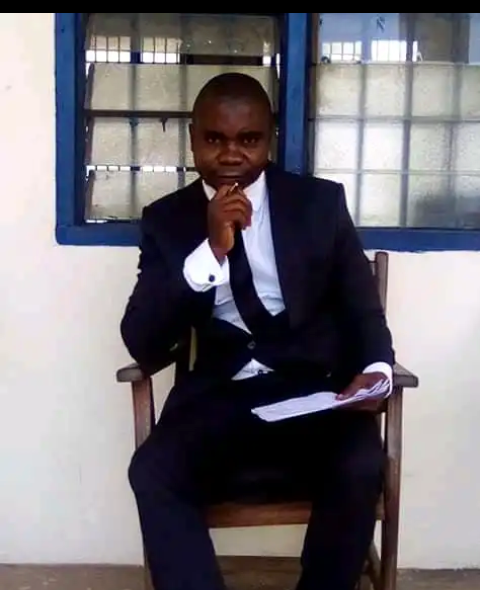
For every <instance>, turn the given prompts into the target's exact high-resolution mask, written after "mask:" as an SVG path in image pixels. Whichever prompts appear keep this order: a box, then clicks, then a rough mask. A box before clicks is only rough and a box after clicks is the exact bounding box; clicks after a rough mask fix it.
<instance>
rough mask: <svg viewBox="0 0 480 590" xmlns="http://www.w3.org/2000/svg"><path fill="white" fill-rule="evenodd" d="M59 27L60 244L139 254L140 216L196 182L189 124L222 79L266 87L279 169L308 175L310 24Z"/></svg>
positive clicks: (85, 16) (106, 17) (126, 16)
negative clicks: (239, 78)
mask: <svg viewBox="0 0 480 590" xmlns="http://www.w3.org/2000/svg"><path fill="white" fill-rule="evenodd" d="M56 18H57V22H56V59H57V64H56V81H57V240H58V241H59V242H60V243H63V244H108V245H130V244H135V243H136V242H137V238H138V236H137V229H138V223H137V222H138V219H139V217H140V215H141V211H142V208H143V207H144V206H145V205H146V204H147V203H149V202H151V201H153V200H155V199H157V198H159V197H161V196H162V195H165V194H168V193H169V192H172V191H174V190H176V189H177V188H179V187H181V186H184V185H185V184H187V183H189V182H191V181H192V180H193V179H194V178H196V172H195V169H194V166H193V161H192V156H191V153H190V149H189V142H188V122H189V117H190V112H191V108H192V104H193V100H194V98H195V96H196V94H197V93H198V91H199V90H200V88H201V86H202V85H203V84H204V83H205V82H206V81H207V80H208V79H209V78H211V77H213V76H214V75H216V74H218V73H220V72H226V71H242V72H246V73H249V74H251V75H253V76H255V77H256V78H257V79H259V80H260V82H261V83H262V85H263V86H264V88H265V89H266V90H267V92H268V93H269V95H270V97H271V99H272V103H273V104H274V107H275V110H276V111H277V116H278V117H277V118H278V122H279V123H278V146H276V148H275V153H273V154H272V158H273V159H277V160H278V161H279V162H281V163H282V164H283V165H285V166H286V167H287V168H290V169H292V170H298V171H302V170H303V169H304V167H305V157H304V141H303V135H304V131H305V129H306V106H307V102H306V99H305V98H303V97H304V96H305V92H304V89H305V79H306V75H305V67H300V68H299V62H300V60H301V63H300V65H303V66H305V63H306V62H305V56H306V46H305V44H306V35H305V34H303V35H302V36H301V38H300V40H299V43H296V45H295V51H292V49H291V47H290V49H289V43H288V40H289V39H290V38H293V37H294V33H295V32H297V33H298V31H305V30H306V29H307V25H308V18H309V17H308V14H307V13H292V14H290V15H289V14H287V15H282V14H257V13H241V14H233V13H226V14H211V13H56ZM302 38H303V41H302ZM302 43H303V46H302ZM299 49H300V52H299V51H298V50H299ZM284 63H285V65H284ZM280 64H281V65H280ZM285 68H287V69H289V70H290V73H289V74H288V75H287V73H286V72H285V73H284V69H285ZM283 78H285V80H286V79H287V78H288V80H289V83H290V85H289V86H288V85H287V84H286V81H285V80H283ZM302 104H304V105H305V106H302ZM287 120H288V124H287V123H286V122H285V121H287ZM299 129H300V132H299Z"/></svg>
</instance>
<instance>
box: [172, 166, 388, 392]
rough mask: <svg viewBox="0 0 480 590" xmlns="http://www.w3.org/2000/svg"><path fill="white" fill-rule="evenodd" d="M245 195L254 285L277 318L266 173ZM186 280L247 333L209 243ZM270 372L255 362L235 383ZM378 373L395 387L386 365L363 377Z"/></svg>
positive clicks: (190, 263) (192, 259)
mask: <svg viewBox="0 0 480 590" xmlns="http://www.w3.org/2000/svg"><path fill="white" fill-rule="evenodd" d="M203 187H204V190H205V194H206V195H207V198H208V199H212V198H213V196H214V195H215V190H214V189H213V188H212V187H210V186H208V185H207V184H205V183H204V184H203ZM244 192H245V194H246V196H247V197H248V198H249V200H250V202H251V203H252V210H253V212H252V224H251V225H250V227H247V228H246V229H244V230H242V237H243V242H244V246H245V252H246V255H247V258H248V262H249V264H250V267H251V270H252V278H253V283H254V285H255V290H256V291H257V294H258V297H259V298H260V300H261V301H262V303H263V305H264V306H265V307H266V309H267V310H268V311H269V312H270V313H271V314H272V315H277V314H279V313H280V312H282V311H283V310H284V309H285V304H284V302H283V298H282V292H281V289H280V284H279V281H278V272H277V266H276V263H275V253H274V250H273V241H272V231H271V225H270V210H269V203H268V198H267V196H268V193H267V183H266V179H265V173H262V174H261V175H260V176H259V178H258V179H257V180H256V181H255V182H254V183H253V184H251V185H250V186H249V187H247V188H246V189H245V191H244ZM183 274H184V277H185V280H186V281H187V283H188V284H189V285H190V287H191V288H192V289H193V290H194V291H197V292H205V291H208V290H210V289H213V288H216V293H215V305H214V308H213V316H214V317H215V318H218V319H221V320H225V321H227V322H230V323H232V324H234V325H235V326H237V327H238V328H241V329H243V330H245V331H247V332H248V328H247V327H246V326H245V324H244V322H243V320H242V318H241V317H240V314H239V312H238V309H237V306H236V305H235V301H234V299H233V295H232V290H231V288H230V268H229V263H228V258H225V260H224V261H223V263H222V264H220V263H219V262H218V260H217V259H216V257H215V255H214V254H213V252H212V249H211V248H210V244H209V242H208V239H206V240H205V241H204V242H202V243H201V244H200V246H198V248H196V249H195V250H194V251H193V252H192V253H191V254H190V255H189V256H187V258H186V260H185V265H184V269H183ZM269 371H271V369H270V368H269V367H266V366H265V365H263V364H261V363H259V362H258V361H257V360H255V359H252V360H251V361H250V362H249V363H248V364H247V365H246V366H245V367H243V368H242V369H241V370H240V372H239V373H238V374H237V375H235V377H234V379H246V378H249V377H253V376H255V375H259V374H262V373H265V372H269ZM376 371H379V372H381V373H384V374H385V375H386V376H387V377H388V379H389V381H390V390H391V386H392V368H391V367H390V365H388V364H387V363H384V362H377V363H373V364H371V365H369V366H368V367H366V368H365V370H364V373H373V372H376Z"/></svg>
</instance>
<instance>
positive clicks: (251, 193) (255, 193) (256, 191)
mask: <svg viewBox="0 0 480 590" xmlns="http://www.w3.org/2000/svg"><path fill="white" fill-rule="evenodd" d="M202 184H203V189H204V191H205V194H206V195H207V198H208V200H209V201H210V200H211V199H213V197H214V195H215V193H216V191H215V189H214V188H212V187H211V186H210V185H208V184H206V183H205V182H204V181H203V180H202ZM244 193H245V194H246V195H247V197H248V198H249V200H250V202H251V203H252V209H253V210H254V211H258V210H259V209H260V207H261V206H262V203H263V201H264V199H265V197H266V196H267V181H266V178H265V172H262V173H261V174H260V176H259V177H258V178H257V180H256V181H255V182H253V183H252V184H250V185H249V186H247V187H246V188H245V189H244Z"/></svg>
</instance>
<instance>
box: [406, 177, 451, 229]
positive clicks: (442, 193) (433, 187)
mask: <svg viewBox="0 0 480 590" xmlns="http://www.w3.org/2000/svg"><path fill="white" fill-rule="evenodd" d="M454 204H455V200H454V198H452V195H451V193H450V190H449V177H448V176H447V175H430V174H425V175H419V174H411V175H410V176H409V180H408V206H407V224H408V225H409V226H411V227H454V226H455V208H454Z"/></svg>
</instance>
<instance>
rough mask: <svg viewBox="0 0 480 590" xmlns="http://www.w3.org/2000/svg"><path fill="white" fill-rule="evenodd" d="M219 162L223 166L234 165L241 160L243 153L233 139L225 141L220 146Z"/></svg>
mask: <svg viewBox="0 0 480 590" xmlns="http://www.w3.org/2000/svg"><path fill="white" fill-rule="evenodd" d="M219 162H220V164H223V165H224V166H225V165H226V166H236V165H239V164H241V163H242V162H243V154H242V152H241V150H240V149H239V147H238V145H237V143H236V142H235V141H227V142H225V143H224V145H223V146H222V151H221V152H220V155H219Z"/></svg>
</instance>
